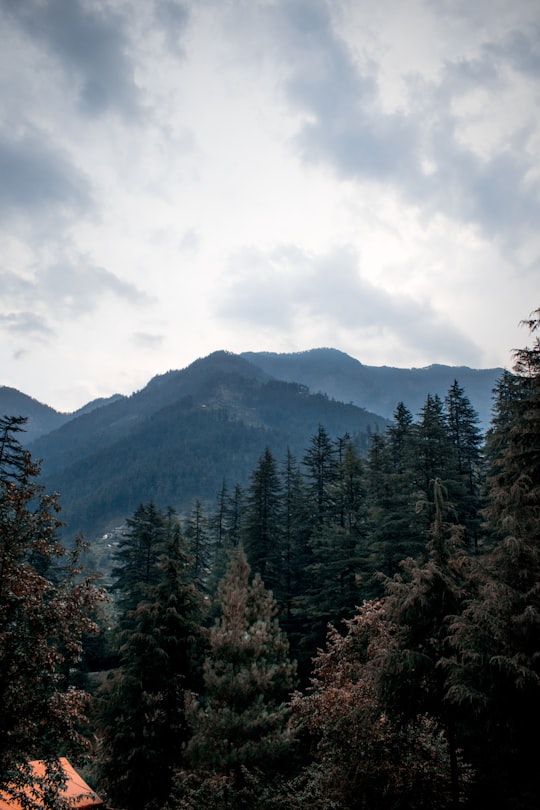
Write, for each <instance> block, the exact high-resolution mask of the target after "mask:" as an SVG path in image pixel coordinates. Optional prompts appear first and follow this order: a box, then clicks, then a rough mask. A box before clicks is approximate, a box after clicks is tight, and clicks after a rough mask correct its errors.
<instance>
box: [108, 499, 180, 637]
mask: <svg viewBox="0 0 540 810" xmlns="http://www.w3.org/2000/svg"><path fill="white" fill-rule="evenodd" d="M126 523H127V527H128V528H127V532H126V533H125V534H124V535H123V536H121V538H120V541H119V545H118V548H117V550H116V552H115V555H114V560H115V565H114V567H113V571H112V575H113V586H112V590H113V593H116V594H117V598H118V605H119V609H120V614H121V616H122V621H123V622H128V621H129V616H130V611H131V610H134V609H135V608H136V606H137V605H138V603H139V602H140V601H141V600H142V599H144V597H145V596H146V593H147V590H148V588H149V587H151V586H152V585H155V584H156V582H157V579H158V569H157V562H158V560H159V558H160V556H161V554H162V553H163V551H164V542H165V534H166V529H167V523H168V518H167V516H166V515H164V514H163V513H162V512H161V511H160V510H159V509H157V507H156V506H155V504H154V503H153V502H149V503H146V504H141V505H140V506H139V507H138V508H137V509H136V510H135V513H134V514H133V516H132V517H130V518H128V519H127V521H126Z"/></svg>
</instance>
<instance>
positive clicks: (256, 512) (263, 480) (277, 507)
mask: <svg viewBox="0 0 540 810" xmlns="http://www.w3.org/2000/svg"><path fill="white" fill-rule="evenodd" d="M282 536H283V526H282V514H281V481H280V476H279V472H278V467H277V463H276V461H275V459H274V456H273V455H272V453H271V451H270V449H269V448H268V447H267V448H266V449H265V451H264V454H263V455H262V457H261V458H260V459H259V463H258V465H257V467H256V468H255V469H254V471H253V472H252V474H251V483H250V486H249V489H248V492H247V497H246V505H245V512H244V525H243V545H244V548H245V551H246V555H247V558H248V560H249V563H250V566H251V567H252V569H253V570H254V571H255V572H258V573H259V574H260V575H261V577H262V578H263V579H264V581H265V583H266V584H267V586H268V587H269V588H270V589H271V590H272V591H273V592H274V594H275V596H276V598H279V599H281V598H282V597H283V581H282V572H283V559H282Z"/></svg>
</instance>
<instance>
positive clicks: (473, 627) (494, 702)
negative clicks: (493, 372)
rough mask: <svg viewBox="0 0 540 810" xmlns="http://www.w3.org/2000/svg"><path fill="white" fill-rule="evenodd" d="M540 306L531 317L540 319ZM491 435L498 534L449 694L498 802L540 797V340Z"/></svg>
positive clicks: (519, 366) (460, 637)
mask: <svg viewBox="0 0 540 810" xmlns="http://www.w3.org/2000/svg"><path fill="white" fill-rule="evenodd" d="M539 318H540V311H537V312H536V313H535V314H534V317H533V318H532V319H531V321H529V322H527V323H528V325H529V327H530V328H531V331H532V332H534V331H536V330H537V329H538V328H539V326H540V320H539ZM515 371H516V378H515V379H514V380H510V379H509V378H508V375H506V377H505V378H504V379H503V385H502V386H501V388H500V389H499V390H500V393H501V395H502V402H500V403H499V404H498V408H497V410H496V416H497V419H496V420H495V422H494V426H493V428H492V432H491V436H490V453H491V457H490V470H489V472H490V475H489V478H488V486H489V492H488V506H487V509H486V518H487V522H488V527H489V529H490V531H491V534H492V536H493V538H494V540H495V542H494V544H493V548H492V549H491V550H490V552H489V553H488V554H487V555H486V557H485V559H483V560H482V569H481V576H480V586H479V587H480V592H479V595H478V596H477V598H475V599H472V600H471V601H470V603H469V604H468V606H467V608H466V610H465V611H464V612H463V614H462V615H461V616H460V617H458V619H456V622H455V623H454V627H453V633H454V644H455V645H456V646H457V648H458V651H459V654H458V655H456V656H455V672H454V679H453V688H452V692H451V696H452V698H453V700H454V701H455V703H456V705H459V706H462V705H463V706H467V707H468V708H469V710H471V709H472V713H473V717H475V718H476V722H475V727H474V729H473V732H474V731H475V732H476V734H474V733H473V735H472V736H473V742H472V747H473V750H474V753H475V756H476V760H477V762H476V764H477V769H478V772H479V776H478V797H479V799H480V798H481V799H482V800H485V801H486V802H488V803H489V804H490V806H491V807H496V808H499V807H500V808H503V807H508V806H512V807H519V808H523V809H524V810H525V808H527V810H533V808H537V807H538V806H539V804H540V789H539V787H538V775H537V756H536V751H535V747H534V745H532V746H531V742H530V741H531V740H533V739H534V737H535V735H536V734H537V730H538V726H539V724H540V656H539V639H540V588H539V582H540V341H539V340H538V338H536V339H535V342H534V344H533V346H532V347H531V348H528V347H527V348H525V349H522V350H519V351H517V352H516V366H515Z"/></svg>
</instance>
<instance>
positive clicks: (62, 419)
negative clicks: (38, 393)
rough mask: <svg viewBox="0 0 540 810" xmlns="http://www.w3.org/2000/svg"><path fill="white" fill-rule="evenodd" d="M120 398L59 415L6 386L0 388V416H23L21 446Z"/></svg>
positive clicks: (96, 402) (57, 412) (52, 409)
mask: <svg viewBox="0 0 540 810" xmlns="http://www.w3.org/2000/svg"><path fill="white" fill-rule="evenodd" d="M119 398H121V396H120V394H114V395H113V396H112V397H108V398H106V399H105V398H101V399H94V400H93V401H92V402H88V403H87V404H86V405H83V407H82V408H79V410H77V411H74V412H73V413H61V412H60V411H55V410H54V408H51V407H49V405H44V404H43V403H41V402H38V400H37V399H33V398H32V397H29V396H28V395H27V394H23V393H21V391H17V389H16V388H9V387H8V386H6V385H1V386H0V416H25V417H26V419H27V422H26V425H25V427H24V432H22V433H20V434H19V440H20V441H21V443H22V444H25V445H28V444H30V443H31V442H33V441H35V440H36V439H38V438H39V437H40V436H44V435H46V434H47V433H51V432H52V431H53V430H57V429H58V428H59V427H61V426H62V425H64V424H65V423H66V422H69V421H70V420H71V419H74V418H76V417H78V416H82V415H83V414H85V413H90V411H93V410H95V409H96V408H101V407H103V406H104V405H108V404H110V403H111V402H114V401H115V400H117V399H119Z"/></svg>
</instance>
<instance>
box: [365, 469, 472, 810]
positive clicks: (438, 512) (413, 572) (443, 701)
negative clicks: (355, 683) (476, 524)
mask: <svg viewBox="0 0 540 810" xmlns="http://www.w3.org/2000/svg"><path fill="white" fill-rule="evenodd" d="M432 502H433V505H434V520H433V523H432V526H431V531H430V539H429V541H428V544H427V551H428V557H427V560H426V561H425V562H421V561H417V560H413V559H411V558H409V559H408V560H406V561H405V562H404V563H403V575H397V576H395V577H394V578H393V579H392V580H387V583H386V589H387V595H386V598H385V612H386V614H387V616H388V619H389V620H390V621H391V622H392V623H393V624H394V625H395V627H396V630H395V633H394V636H393V641H392V644H391V645H390V646H389V648H388V651H387V654H386V659H385V661H384V664H383V670H382V680H381V683H382V696H383V701H384V705H385V706H386V709H387V710H388V711H389V712H390V714H391V716H392V717H394V718H397V719H399V718H402V719H403V720H404V721H405V722H408V721H415V720H416V719H418V718H419V717H421V716H423V715H425V716H428V717H430V718H432V719H433V720H435V721H436V723H437V724H438V726H439V728H440V729H441V730H442V732H443V733H444V735H445V737H446V741H447V744H448V751H449V756H450V772H449V774H448V783H449V785H451V793H452V796H453V800H452V807H453V808H456V810H457V807H458V805H459V802H460V796H461V791H462V784H461V781H462V780H461V776H460V773H459V771H458V748H459V745H458V729H457V727H456V718H455V707H454V706H452V705H451V704H450V703H449V701H448V699H447V691H448V688H449V658H450V657H451V655H452V653H453V647H452V644H451V640H450V637H449V625H450V622H451V620H452V618H453V617H454V616H455V615H457V614H459V613H460V612H461V610H462V608H463V605H464V604H465V600H466V599H467V598H469V597H470V595H471V588H472V579H471V574H470V566H469V558H468V557H467V555H466V553H465V550H464V547H463V528H462V527H459V526H456V525H455V524H454V523H453V522H451V521H450V522H448V521H447V519H446V517H447V515H448V513H449V508H448V503H447V502H446V493H445V491H444V488H443V486H442V483H441V481H440V480H439V479H436V480H435V482H434V485H433V498H432Z"/></svg>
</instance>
